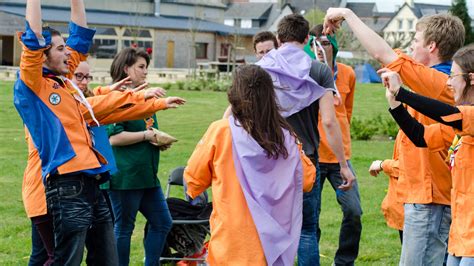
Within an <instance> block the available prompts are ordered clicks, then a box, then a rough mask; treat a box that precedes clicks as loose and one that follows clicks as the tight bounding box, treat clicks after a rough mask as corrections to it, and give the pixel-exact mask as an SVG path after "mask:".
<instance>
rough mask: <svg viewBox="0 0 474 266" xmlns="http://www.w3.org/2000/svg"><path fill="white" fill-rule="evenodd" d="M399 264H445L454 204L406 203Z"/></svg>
mask: <svg viewBox="0 0 474 266" xmlns="http://www.w3.org/2000/svg"><path fill="white" fill-rule="evenodd" d="M404 211H405V221H404V225H403V244H402V254H401V256H400V265H406V266H417V265H420V266H421V265H443V263H444V258H445V255H446V248H447V244H446V243H447V241H448V235H449V227H450V224H451V207H450V206H447V205H440V204H408V203H405V204H404Z"/></svg>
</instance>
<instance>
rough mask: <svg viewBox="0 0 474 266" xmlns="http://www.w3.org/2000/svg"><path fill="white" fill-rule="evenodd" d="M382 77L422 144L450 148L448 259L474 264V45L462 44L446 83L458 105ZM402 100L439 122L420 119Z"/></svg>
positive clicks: (402, 120)
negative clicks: (422, 122)
mask: <svg viewBox="0 0 474 266" xmlns="http://www.w3.org/2000/svg"><path fill="white" fill-rule="evenodd" d="M382 78H383V81H384V83H385V84H386V87H387V93H386V96H387V100H388V102H389V104H390V112H391V114H392V116H393V117H394V118H395V120H396V121H397V123H398V124H399V125H400V128H401V129H402V130H403V131H404V132H405V133H406V134H407V136H408V137H409V138H410V140H411V141H412V142H413V143H414V144H415V145H416V146H417V147H427V148H428V149H430V150H439V149H445V150H446V151H447V153H448V156H447V158H446V161H447V163H448V164H449V166H450V168H451V175H452V189H451V210H452V211H451V218H452V222H451V227H450V231H449V240H448V252H449V257H448V262H447V265H448V266H454V265H474V210H473V208H472V203H473V202H474V182H473V180H474V164H473V163H472V160H473V158H474V107H473V105H474V45H469V46H466V47H464V48H461V49H460V50H458V51H457V52H456V54H455V55H454V56H453V65H452V68H451V74H450V76H449V78H448V81H447V85H448V86H449V87H450V88H452V89H453V91H454V100H455V102H456V106H451V105H448V104H445V103H442V102H440V101H437V100H433V99H430V98H426V97H423V96H420V95H417V94H414V93H412V92H409V91H407V90H405V89H403V88H401V81H400V77H399V76H398V74H397V73H394V72H385V73H383V74H382ZM401 103H405V104H407V105H409V106H411V107H413V108H414V109H415V110H417V111H419V112H420V113H422V114H424V115H426V116H428V117H430V118H431V119H434V120H435V121H437V122H439V123H437V124H432V125H429V126H425V125H422V124H420V123H419V122H418V121H416V120H415V119H414V118H413V117H412V116H411V115H410V114H409V113H408V112H407V110H406V109H405V108H404V107H403V105H402V104H401ZM453 138H454V141H453Z"/></svg>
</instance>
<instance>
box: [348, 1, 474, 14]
mask: <svg viewBox="0 0 474 266" xmlns="http://www.w3.org/2000/svg"><path fill="white" fill-rule="evenodd" d="M347 2H377V7H378V9H379V11H380V12H385V11H387V12H390V11H395V10H396V7H397V6H401V5H403V3H405V0H375V1H374V0H348V1H347ZM415 2H416V3H426V4H441V5H443V4H446V5H450V4H451V2H452V1H451V0H436V1H433V0H415ZM466 2H467V6H468V8H469V15H470V16H471V17H474V0H466Z"/></svg>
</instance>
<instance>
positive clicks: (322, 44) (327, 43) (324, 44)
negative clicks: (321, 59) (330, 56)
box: [318, 40, 331, 47]
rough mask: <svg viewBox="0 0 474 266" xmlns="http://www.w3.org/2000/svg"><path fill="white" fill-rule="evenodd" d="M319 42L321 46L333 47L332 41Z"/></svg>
mask: <svg viewBox="0 0 474 266" xmlns="http://www.w3.org/2000/svg"><path fill="white" fill-rule="evenodd" d="M318 41H319V43H320V44H321V46H323V47H329V46H331V42H330V41H320V40H318Z"/></svg>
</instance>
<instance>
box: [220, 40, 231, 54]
mask: <svg viewBox="0 0 474 266" xmlns="http://www.w3.org/2000/svg"><path fill="white" fill-rule="evenodd" d="M229 49H230V44H229V43H221V56H226V57H227V56H228V55H229Z"/></svg>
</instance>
